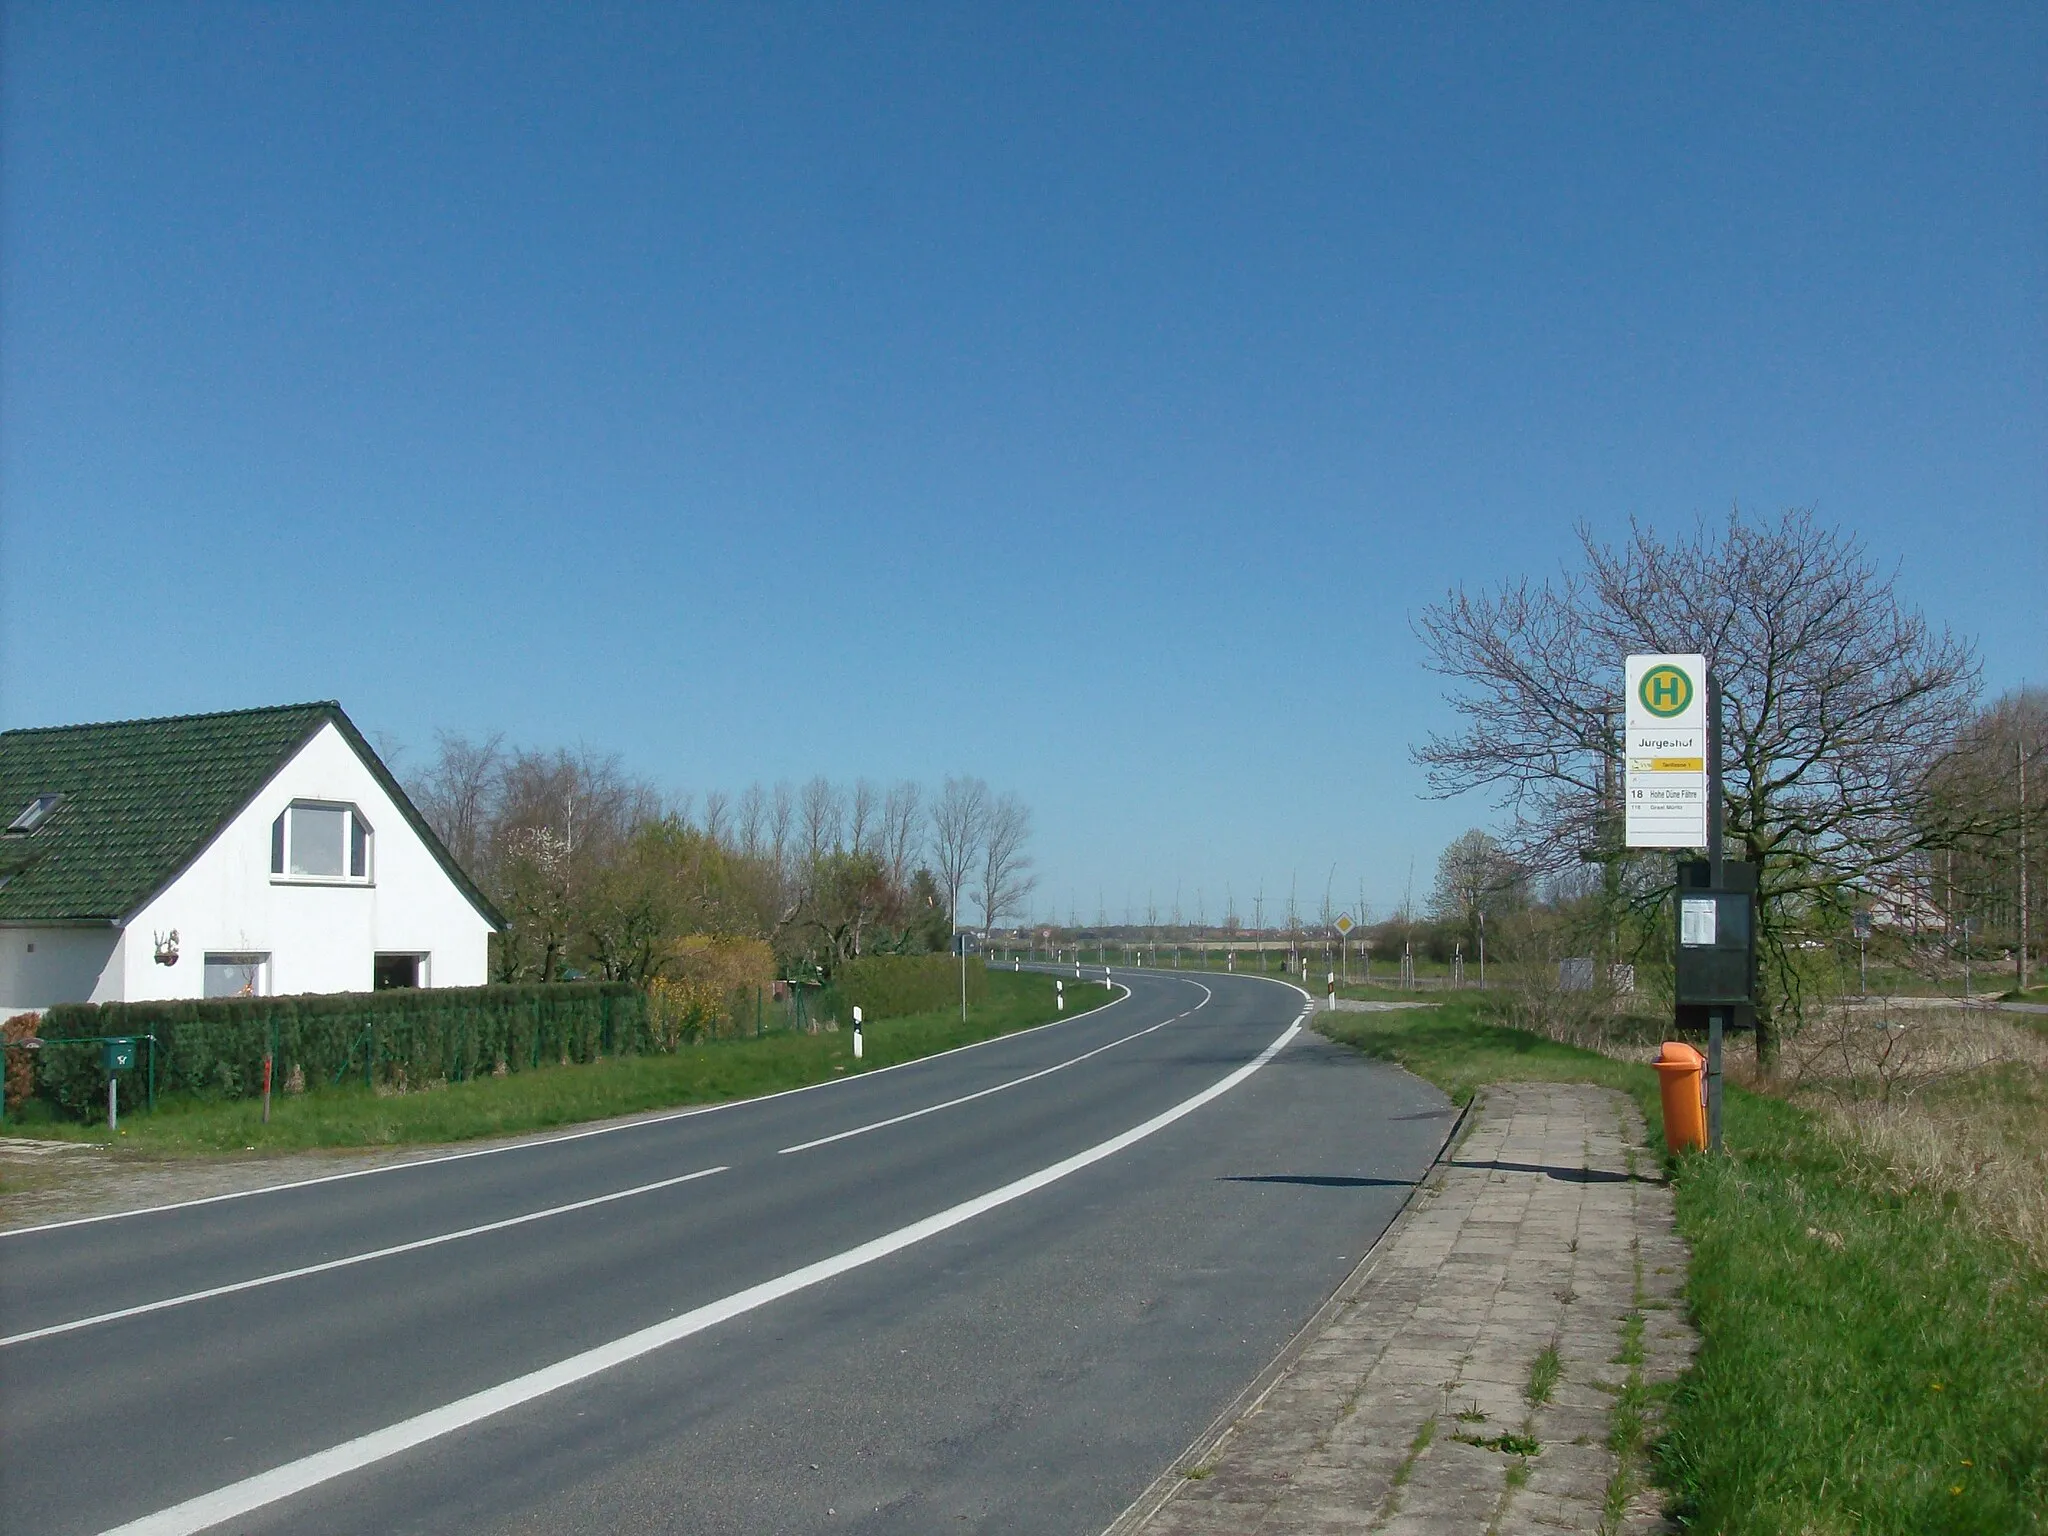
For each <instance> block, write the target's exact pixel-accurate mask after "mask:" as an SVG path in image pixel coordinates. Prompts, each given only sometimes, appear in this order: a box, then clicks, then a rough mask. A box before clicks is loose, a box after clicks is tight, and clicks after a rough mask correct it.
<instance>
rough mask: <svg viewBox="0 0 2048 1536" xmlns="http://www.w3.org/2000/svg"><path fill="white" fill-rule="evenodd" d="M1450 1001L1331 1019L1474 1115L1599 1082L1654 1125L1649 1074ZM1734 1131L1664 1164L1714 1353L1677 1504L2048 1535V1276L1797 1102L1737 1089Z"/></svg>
mask: <svg viewBox="0 0 2048 1536" xmlns="http://www.w3.org/2000/svg"><path fill="white" fill-rule="evenodd" d="M1438 1000H1440V1001H1442V1002H1443V1003H1444V1006H1442V1007H1439V1008H1435V1009H1427V1010H1416V1011H1413V1012H1398V1013H1378V1014H1370V1013H1367V1014H1360V1013H1350V1014H1347V1013H1338V1014H1324V1015H1320V1016H1319V1017H1318V1019H1317V1027H1318V1028H1319V1029H1321V1030H1322V1031H1323V1032H1324V1033H1326V1034H1327V1035H1329V1036H1330V1037H1331V1038H1332V1039H1336V1040H1340V1041H1344V1042H1346V1043H1348V1044H1351V1045H1354V1046H1356V1047H1358V1048H1359V1049H1361V1050H1363V1051H1365V1052H1367V1053H1368V1054H1370V1055H1373V1056H1377V1057H1380V1058H1382V1059H1385V1060H1389V1061H1395V1062H1398V1063H1400V1064H1401V1065H1402V1066H1404V1067H1406V1068H1408V1069H1409V1070H1410V1071H1412V1072H1415V1073H1416V1074H1417V1075H1418V1076H1421V1077H1424V1078H1427V1079H1428V1080H1430V1081H1431V1082H1434V1083H1436V1084H1437V1085H1438V1086H1439V1087H1441V1088H1442V1089H1444V1091H1445V1092H1447V1093H1449V1094H1450V1095H1451V1096H1452V1097H1453V1098H1455V1099H1457V1100H1459V1102H1461V1103H1462V1102H1465V1101H1468V1100H1469V1099H1470V1097H1471V1095H1472V1093H1473V1091H1474V1090H1475V1089H1476V1088H1478V1087H1479V1086H1480V1085H1482V1084H1485V1083H1488V1082H1495V1081H1516V1080H1531V1079H1536V1080H1550V1081H1589V1082H1595V1083H1602V1084H1605V1085H1607V1086H1610V1087H1615V1088H1619V1089H1622V1090H1623V1091H1625V1092H1629V1093H1632V1094H1634V1095H1635V1097H1636V1098H1637V1100H1638V1102H1639V1103H1641V1104H1642V1105H1643V1106H1644V1109H1645V1112H1646V1114H1647V1115H1648V1117H1649V1120H1650V1123H1651V1125H1652V1126H1653V1127H1654V1126H1657V1125H1659V1124H1660V1123H1661V1119H1660V1116H1659V1111H1658V1108H1657V1096H1656V1095H1657V1090H1656V1085H1655V1082H1654V1075H1653V1074H1652V1073H1651V1072H1650V1070H1649V1069H1648V1068H1647V1067H1646V1066H1638V1065H1635V1064H1632V1063H1629V1062H1623V1061H1616V1060H1613V1059H1611V1058H1609V1057H1606V1056H1601V1055H1597V1054H1595V1053H1592V1052H1588V1051H1581V1050H1577V1049H1575V1048H1573V1047H1571V1046H1567V1045H1561V1044H1557V1043H1555V1042H1553V1041H1550V1040H1547V1039H1543V1038H1541V1037H1539V1036H1536V1035H1532V1034H1528V1033H1525V1032H1523V1031H1520V1030H1515V1029H1509V1028H1506V1027H1504V1026H1502V1025H1499V1024H1497V1023H1494V1022H1492V1021H1491V1020H1489V1019H1487V1018H1486V1017H1484V1016H1482V1014H1481V1013H1480V1011H1479V1006H1478V1001H1479V1000H1478V999H1477V998H1476V997H1474V996H1471V995H1458V994H1451V995H1448V996H1445V997H1442V998H1440V999H1438ZM1724 1127H1725V1131H1726V1136H1727V1142H1728V1148H1729V1153H1730V1155H1729V1156H1727V1157H1725V1158H1719V1159H1709V1158H1703V1157H1685V1158H1681V1159H1678V1160H1676V1161H1675V1162H1674V1163H1673V1165H1672V1169H1673V1176H1674V1181H1675V1186H1676V1193H1677V1201H1678V1220H1679V1226H1680V1230H1681V1231H1682V1233H1683V1234H1684V1236H1685V1238H1686V1240H1687V1241H1688V1243H1689V1244H1690V1245H1691V1248H1692V1270H1691V1277H1690V1281H1689V1289H1688V1300H1689V1302H1690V1305H1691V1310H1692V1313H1693V1318H1694V1321H1695V1323H1696V1324H1697V1325H1698V1327H1699V1330H1700V1336H1701V1349H1700V1353H1699V1355H1698V1356H1697V1358H1696V1360H1695V1362H1694V1364H1693V1366H1692V1368H1691V1369H1690V1370H1689V1371H1688V1372H1687V1374H1686V1376H1685V1377H1684V1378H1683V1379H1682V1380H1681V1381H1680V1382H1679V1384H1678V1386H1677V1389H1676V1391H1675V1392H1674V1394H1673V1397H1672V1401H1671V1405H1670V1410H1669V1412H1668V1414H1667V1415H1666V1417H1665V1419H1664V1433H1663V1435H1662V1437H1661V1439H1660V1440H1659V1442H1658V1443H1657V1445H1656V1446H1655V1447H1654V1449H1653V1456H1654V1463H1655V1467H1656V1472H1657V1477H1658V1481H1659V1482H1660V1484H1661V1485H1662V1486H1663V1488H1664V1490H1665V1495H1666V1498H1667V1500H1668V1502H1669V1504H1670V1507H1671V1512H1672V1513H1673V1514H1675V1515H1676V1516H1677V1517H1678V1518H1679V1519H1680V1520H1681V1522H1682V1523H1683V1524H1684V1526H1685V1528H1686V1529H1688V1530H1694V1531H1702V1532H1722V1533H1729V1536H1750V1533H1757V1536H1781V1533H1782V1536H1793V1533H1816V1536H1819V1533H1835V1532H1842V1533H1847V1532H1855V1533H1857V1536H1908V1533H1924V1532H1956V1533H1961V1532H2002V1533H2008V1536H2026V1533H2039V1532H2043V1531H2048V1386H2044V1383H2048V1275H2044V1274H2043V1272H2042V1271H2041V1270H2040V1269H2039V1268H2038V1267H2036V1266H2034V1265H2032V1264H2030V1263H2029V1262H2028V1261H2027V1259H2026V1257H2025V1255H2024V1254H2023V1253H2022V1251H2021V1250H2020V1249H2019V1247H2018V1246H2017V1245H2015V1244H2013V1243H2010V1242H2006V1241H2004V1240H2002V1239H2000V1238H1998V1237H1996V1236H1994V1235H1992V1234H1989V1233H1987V1232H1984V1231H1983V1230H1981V1229H1980V1228H1978V1227H1976V1226H1974V1225H1973V1224H1971V1223H1968V1222H1965V1221H1961V1220H1958V1219H1956V1216H1957V1210H1956V1205H1955V1201H1954V1198H1953V1197H1945V1196H1942V1195H1939V1194H1936V1193H1934V1192H1931V1191H1927V1190H1924V1189H1918V1188H1899V1187H1894V1186H1893V1185H1891V1184H1889V1183H1888V1182H1887V1181H1886V1178H1885V1176H1884V1171H1883V1169H1881V1168H1877V1167H1873V1166H1872V1165H1871V1163H1870V1162H1869V1160H1867V1159H1858V1158H1855V1157H1854V1156H1852V1155H1851V1154H1850V1152H1849V1151H1848V1150H1847V1149H1845V1148H1844V1147H1843V1145H1842V1144H1841V1143H1840V1142H1839V1141H1838V1140H1837V1139H1836V1138H1834V1137H1832V1136H1830V1135H1829V1134H1828V1131H1827V1128H1826V1126H1825V1124H1824V1122H1823V1121H1822V1119H1821V1118H1820V1117H1818V1116H1816V1115H1813V1114H1811V1113H1809V1112H1807V1111H1806V1110H1803V1109H1801V1108H1799V1107H1797V1106H1795V1105H1792V1104H1789V1103H1786V1102H1784V1101H1782V1100H1780V1099H1776V1098H1772V1097H1769V1096H1766V1095H1761V1094H1752V1093H1745V1092H1743V1091H1741V1090H1740V1089H1737V1088H1734V1087H1732V1086H1731V1087H1730V1089H1729V1091H1728V1096H1727V1103H1726V1108H1725V1117H1724Z"/></svg>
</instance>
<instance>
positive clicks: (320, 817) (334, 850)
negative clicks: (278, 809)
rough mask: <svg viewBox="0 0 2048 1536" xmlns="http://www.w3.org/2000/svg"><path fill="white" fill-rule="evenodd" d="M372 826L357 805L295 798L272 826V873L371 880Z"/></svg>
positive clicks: (285, 876) (293, 877)
mask: <svg viewBox="0 0 2048 1536" xmlns="http://www.w3.org/2000/svg"><path fill="white" fill-rule="evenodd" d="M370 841H371V832H370V824H369V823H368V822H367V821H365V820H363V813H362V812H361V811H359V810H357V809H356V808H355V807H354V806H352V805H332V804H328V803H326V802H324V801H317V800H296V801H293V802H292V804H290V805H288V806H286V807H285V809H284V811H283V812H282V813H281V814H280V815H279V816H278V818H277V820H276V821H273V822H272V823H271V824H270V873H271V874H272V875H273V876H275V877H277V878H279V879H284V880H339V881H348V880H354V881H360V882H367V881H368V880H369V878H370Z"/></svg>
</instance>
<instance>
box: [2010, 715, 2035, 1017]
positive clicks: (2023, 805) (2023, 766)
mask: <svg viewBox="0 0 2048 1536" xmlns="http://www.w3.org/2000/svg"><path fill="white" fill-rule="evenodd" d="M2014 723H2015V726H2016V730H2015V732H2014V734H2015V737H2016V739H2015V741H2014V742H2013V752H2014V754H2015V755H2016V756H2017V757H2018V758H2019V760H2020V990H2021V991H2022V992H2024V991H2026V990H2027V982H2028V980H2029V979H2030V978H2031V976H2032V972H2031V971H2030V970H2029V969H2028V967H2027V939H2028V936H2029V935H2028V928H2027V732H2026V721H2025V720H2024V719H2022V718H2020V717H2019V716H2018V715H2017V713H2015V716H2014Z"/></svg>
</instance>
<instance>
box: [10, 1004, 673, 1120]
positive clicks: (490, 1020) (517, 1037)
mask: <svg viewBox="0 0 2048 1536" xmlns="http://www.w3.org/2000/svg"><path fill="white" fill-rule="evenodd" d="M41 1034H42V1037H43V1039H44V1041H45V1042H46V1043H45V1045H44V1046H43V1048H42V1050H41V1051H39V1052H37V1053H36V1057H37V1060H36V1079H37V1081H36V1090H35V1091H36V1093H37V1094H38V1096H40V1097H42V1098H44V1099H47V1100H49V1101H51V1102H53V1103H54V1104H56V1105H57V1106H58V1107H59V1108H60V1109H62V1110H64V1111H65V1112H66V1113H68V1114H72V1115H76V1116H79V1117H80V1118H86V1119H89V1118H91V1117H93V1116H94V1115H96V1114H98V1113H99V1112H100V1106H102V1105H104V1103H105V1102H106V1079H105V1076H104V1075H103V1074H102V1072H101V1070H100V1048H99V1046H98V1045H97V1044H78V1045H66V1044H63V1043H62V1041H63V1040H64V1039H65V1038H67V1037H72V1038H75V1037H78V1036H85V1035H137V1036H141V1035H154V1036H155V1037H156V1042H157V1048H156V1062H155V1070H156V1091H157V1092H158V1093H190V1094H195V1095H198V1096H200V1097H206V1098H224V1099H236V1098H245V1097H248V1096H250V1095H252V1094H256V1093H260V1092H261V1091H262V1086H263V1053H264V1050H265V1048H266V1047H267V1046H271V1045H273V1044H274V1046H275V1051H276V1056H275V1060H274V1066H273V1077H272V1082H271V1087H272V1091H273V1092H279V1091H282V1090H283V1088H284V1084H285V1082H286V1080H287V1079H288V1078H289V1077H290V1076H291V1074H292V1072H293V1070H294V1069H295V1068H296V1069H297V1070H298V1071H299V1072H300V1073H301V1074H303V1080H304V1084H305V1086H306V1087H308V1088H317V1087H323V1086H325V1085H327V1084H328V1083H331V1082H335V1081H338V1080H340V1079H341V1078H343V1077H350V1076H352V1077H354V1078H355V1079H356V1080H358V1081H360V1080H363V1079H364V1078H366V1077H367V1078H368V1080H369V1081H371V1082H372V1083H377V1084H382V1085H385V1086H388V1087H393V1088H420V1087H424V1086H425V1085H427V1084H428V1083H432V1082H439V1081H446V1082H460V1081H462V1080H463V1079H465V1078H471V1077H477V1076H488V1075H492V1074H494V1073H498V1072H518V1071H521V1070H522V1069H524V1068H527V1067H534V1066H539V1065H541V1064H542V1063H544V1062H549V1063H568V1062H589V1061H595V1060H596V1059H597V1058H598V1057H599V1056H628V1055H641V1054H647V1053H650V1052H652V1051H653V1050H656V1049H658V1048H659V1046H658V1044H657V1042H656V1041H655V1040H654V1038H653V1036H652V1035H651V1033H650V1031H649V1027H648V1010H647V1000H646V995H645V994H644V993H642V992H641V991H640V989H639V988H638V987H634V986H630V985H627V984H624V983H613V982H555V983H551V984H532V985H523V986H493V987H430V988H421V989H418V990H413V989H400V988H394V989H392V990H390V991H386V992H340V993H321V994H309V995H306V996H301V997H248V998H240V997H237V998H207V999H197V998H191V999H180V1000H176V1001H165V1002H137V1003H99V1004H93V1003H66V1004H62V1005H60V1006H58V1007H55V1008H51V1009H49V1010H47V1011H46V1012H45V1013H44V1014H43V1017H42V1023H41ZM8 1054H9V1055H10V1056H15V1055H24V1054H26V1053H24V1052H9V1053H8ZM149 1054H150V1053H149V1046H148V1044H147V1042H142V1041H138V1044H137V1049H136V1054H135V1070H134V1071H133V1072H132V1073H129V1074H127V1077H128V1080H127V1082H125V1083H124V1084H123V1085H122V1097H123V1099H125V1100H127V1101H128V1102H129V1103H131V1104H134V1105H137V1106H138V1107H139V1106H140V1104H141V1102H142V1098H143V1093H144V1090H145V1083H146V1081H147V1076H148V1073H149V1070H150V1060H149Z"/></svg>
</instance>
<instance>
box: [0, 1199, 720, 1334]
mask: <svg viewBox="0 0 2048 1536" xmlns="http://www.w3.org/2000/svg"><path fill="white" fill-rule="evenodd" d="M730 1171H731V1170H730V1168H729V1167H727V1166H724V1165H721V1166H719V1167H717V1168H699V1169H698V1170H697V1171H696V1172H695V1173H685V1174H679V1175H678V1176H677V1177H675V1178H673V1179H657V1180H656V1181H655V1182H654V1183H652V1184H638V1185H635V1186H634V1187H633V1188H631V1189H619V1190H614V1191H612V1193H610V1194H608V1195H593V1196H592V1197H591V1198H590V1199H588V1200H572V1201H570V1202H569V1204H567V1205H552V1206H549V1207H548V1208H547V1209H546V1210H544V1211H528V1212H527V1213H526V1214H525V1215H523V1216H507V1217H506V1218H505V1219H504V1220H502V1221H487V1222H485V1223H484V1224H483V1225H482V1226H480V1227H464V1228H463V1229H462V1230H461V1231H460V1232H443V1233H441V1234H440V1235H439V1236H437V1237H421V1238H415V1239H414V1240H413V1241H412V1242H409V1243H394V1244H392V1246H390V1247H389V1248H374V1249H372V1250H370V1251H369V1252H368V1253H352V1254H350V1255H349V1256H348V1257H347V1258H344V1259H327V1260H325V1261H324V1262H322V1263H319V1264H306V1265H302V1266H300V1267H299V1268H297V1269H281V1270H278V1271H277V1272H276V1273H275V1274H269V1275H258V1276H256V1277H255V1278H254V1279H253V1280H236V1281H233V1282H232V1283H230V1284H227V1285H215V1286H209V1287H208V1288H207V1289H205V1290H203V1291H187V1292H186V1293H185V1294H184V1295H182V1296H166V1297H165V1298H164V1299H163V1300H162V1301H145V1302H142V1303H141V1304H139V1305H137V1306H133V1307H122V1308H121V1309H120V1310H119V1311H116V1312H101V1313H98V1314H96V1315H95V1316H92V1317H81V1318H77V1319H74V1320H73V1321H71V1322H68V1323H52V1324H50V1326H49V1327H47V1328H31V1329H30V1330H29V1331H28V1332H27V1333H11V1334H9V1335H7V1337H5V1338H0V1349H5V1348H6V1347H7V1346H8V1345H10V1344H26V1343H28V1342H29V1340H31V1339H47V1338H49V1337H51V1336H52V1335H54V1334H59V1333H76V1332H78V1330H79V1329H81V1328H97V1327H98V1326H99V1325H100V1324H102V1323H117V1322H119V1321H121V1319H122V1318H124V1317H141V1316H143V1315H145V1314H146V1313H150V1312H163V1311H167V1310H169V1309H170V1308H172V1307H184V1306H189V1305H191V1304H192V1303H193V1302H195V1301H211V1300H213V1298H214V1297H216V1296H233V1295H234V1294H236V1293H237V1292H238V1291H253V1290H258V1289H260V1288H261V1287H263V1286H266V1285H280V1284H282V1283H283V1282H285V1281H287V1280H303V1279H305V1278H306V1277H307V1276H308V1275H324V1274H326V1273H327V1272H328V1271H330V1270H335V1269H347V1268H349V1267H350V1266H351V1265H355V1264H368V1263H370V1262H371V1261H372V1260H375V1259H389V1258H393V1257H395V1256H396V1255H398V1254H401V1253H417V1252H418V1251H419V1250H420V1249H422V1248H438V1247H440V1246H441V1244H443V1243H455V1242H460V1241H461V1240H462V1239H463V1238H465V1237H481V1236H483V1234H484V1233H486V1232H503V1231H504V1230H505V1229H506V1228H507V1227H523V1226H525V1225H526V1224H527V1223H528V1222H530V1221H545V1220H546V1219H547V1218H548V1217H550V1216H566V1215H568V1213H569V1212H571V1211H587V1210H589V1209H590V1208H591V1207H592V1206H594V1205H609V1204H611V1203H612V1201H614V1200H626V1199H630V1198H631V1197H632V1196H634V1195H650V1194H653V1193H654V1191H656V1190H657V1189H672V1188H674V1187H675V1186H676V1185H678V1184H688V1183H689V1182H691V1180H693V1179H705V1178H709V1177H710V1176H711V1175H712V1174H714V1173H728V1172H730Z"/></svg>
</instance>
